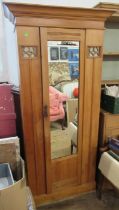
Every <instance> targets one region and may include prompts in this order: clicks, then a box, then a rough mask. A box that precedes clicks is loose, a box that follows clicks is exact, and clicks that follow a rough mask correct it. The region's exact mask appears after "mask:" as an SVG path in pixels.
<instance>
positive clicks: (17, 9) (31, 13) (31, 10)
mask: <svg viewBox="0 0 119 210" xmlns="http://www.w3.org/2000/svg"><path fill="white" fill-rule="evenodd" d="M5 5H7V6H8V8H9V10H10V11H11V12H12V13H13V15H14V16H15V17H36V18H49V19H50V18H52V19H54V18H57V19H59V18H60V19H61V18H62V19H70V20H71V19H72V20H73V19H76V20H94V21H105V20H106V19H107V18H108V17H109V16H111V15H112V14H113V13H114V11H112V10H106V9H104V10H102V9H101V10H100V9H95V8H93V9H84V8H73V7H61V6H60V7H56V6H43V5H29V4H15V3H5Z"/></svg>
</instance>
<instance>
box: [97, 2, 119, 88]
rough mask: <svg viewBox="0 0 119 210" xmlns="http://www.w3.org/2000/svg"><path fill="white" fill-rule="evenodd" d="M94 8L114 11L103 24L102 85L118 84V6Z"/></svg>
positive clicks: (109, 4)
mask: <svg viewBox="0 0 119 210" xmlns="http://www.w3.org/2000/svg"><path fill="white" fill-rule="evenodd" d="M95 8H100V9H102V10H103V9H113V10H115V13H114V14H113V15H112V16H111V17H109V18H108V19H107V20H106V22H105V33H104V52H103V66H102V84H109V85H114V84H119V44H118V43H119V4H113V3H103V2H102V3H99V4H98V5H96V6H95Z"/></svg>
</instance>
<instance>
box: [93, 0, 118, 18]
mask: <svg viewBox="0 0 119 210" xmlns="http://www.w3.org/2000/svg"><path fill="white" fill-rule="evenodd" d="M94 8H97V9H108V10H114V11H115V12H114V13H113V14H112V16H110V17H109V18H108V21H114V22H119V4H115V3H106V2H103V3H99V4H97V5H96V6H95V7H94Z"/></svg>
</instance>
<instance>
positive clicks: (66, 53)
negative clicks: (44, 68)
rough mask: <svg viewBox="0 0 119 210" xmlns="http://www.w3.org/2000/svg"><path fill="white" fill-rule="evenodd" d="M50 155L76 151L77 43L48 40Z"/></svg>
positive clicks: (62, 154)
mask: <svg viewBox="0 0 119 210" xmlns="http://www.w3.org/2000/svg"><path fill="white" fill-rule="evenodd" d="M48 61H49V62H48V67H49V100H50V131H51V132H50V135H51V158H52V159H54V158H58V157H63V156H67V155H71V154H74V153H76V152H77V148H76V145H77V126H76V125H77V116H78V113H77V110H78V90H79V88H78V79H79V42H74V41H73V42H72V41H63V42H61V41H49V42H48Z"/></svg>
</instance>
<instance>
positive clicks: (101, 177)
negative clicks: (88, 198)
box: [96, 171, 104, 200]
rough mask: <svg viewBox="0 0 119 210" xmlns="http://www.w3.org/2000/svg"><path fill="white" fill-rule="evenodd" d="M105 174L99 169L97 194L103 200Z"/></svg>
mask: <svg viewBox="0 0 119 210" xmlns="http://www.w3.org/2000/svg"><path fill="white" fill-rule="evenodd" d="M103 182H104V176H103V175H102V173H101V172H100V171H99V172H98V181H97V183H96V195H97V198H98V199H100V200H101V198H102V188H103Z"/></svg>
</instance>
